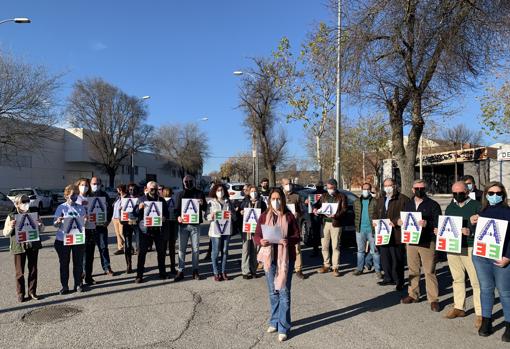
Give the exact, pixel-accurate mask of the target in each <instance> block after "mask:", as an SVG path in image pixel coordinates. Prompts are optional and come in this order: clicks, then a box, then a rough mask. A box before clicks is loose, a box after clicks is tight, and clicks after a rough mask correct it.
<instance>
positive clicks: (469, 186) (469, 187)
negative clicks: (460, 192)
mask: <svg viewBox="0 0 510 349" xmlns="http://www.w3.org/2000/svg"><path fill="white" fill-rule="evenodd" d="M467 187H468V190H469V191H473V184H471V183H469V184H468V185H467Z"/></svg>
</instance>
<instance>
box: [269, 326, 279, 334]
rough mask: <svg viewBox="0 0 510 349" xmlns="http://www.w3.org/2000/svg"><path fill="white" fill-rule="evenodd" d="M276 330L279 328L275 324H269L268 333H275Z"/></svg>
mask: <svg viewBox="0 0 510 349" xmlns="http://www.w3.org/2000/svg"><path fill="white" fill-rule="evenodd" d="M276 331H278V330H277V329H276V327H273V326H269V327H268V329H267V333H275V332H276Z"/></svg>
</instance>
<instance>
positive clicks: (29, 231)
mask: <svg viewBox="0 0 510 349" xmlns="http://www.w3.org/2000/svg"><path fill="white" fill-rule="evenodd" d="M14 219H15V220H16V226H15V229H14V230H15V234H16V241H17V242H18V243H23V242H31V241H39V240H40V237H39V221H38V220H39V217H38V214H37V213H35V212H33V213H21V214H17V215H15V216H14Z"/></svg>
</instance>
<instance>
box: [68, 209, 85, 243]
mask: <svg viewBox="0 0 510 349" xmlns="http://www.w3.org/2000/svg"><path fill="white" fill-rule="evenodd" d="M63 229H64V245H65V246H72V245H83V244H84V243H85V222H84V219H83V217H82V216H74V217H64V226H63Z"/></svg>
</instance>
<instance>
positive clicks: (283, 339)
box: [278, 333, 287, 342]
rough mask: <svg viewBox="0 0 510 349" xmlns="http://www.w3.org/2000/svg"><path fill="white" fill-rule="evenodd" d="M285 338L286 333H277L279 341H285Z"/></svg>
mask: <svg viewBox="0 0 510 349" xmlns="http://www.w3.org/2000/svg"><path fill="white" fill-rule="evenodd" d="M286 340H287V335H286V334H283V333H280V334H279V335H278V341H279V342H284V341H286Z"/></svg>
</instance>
